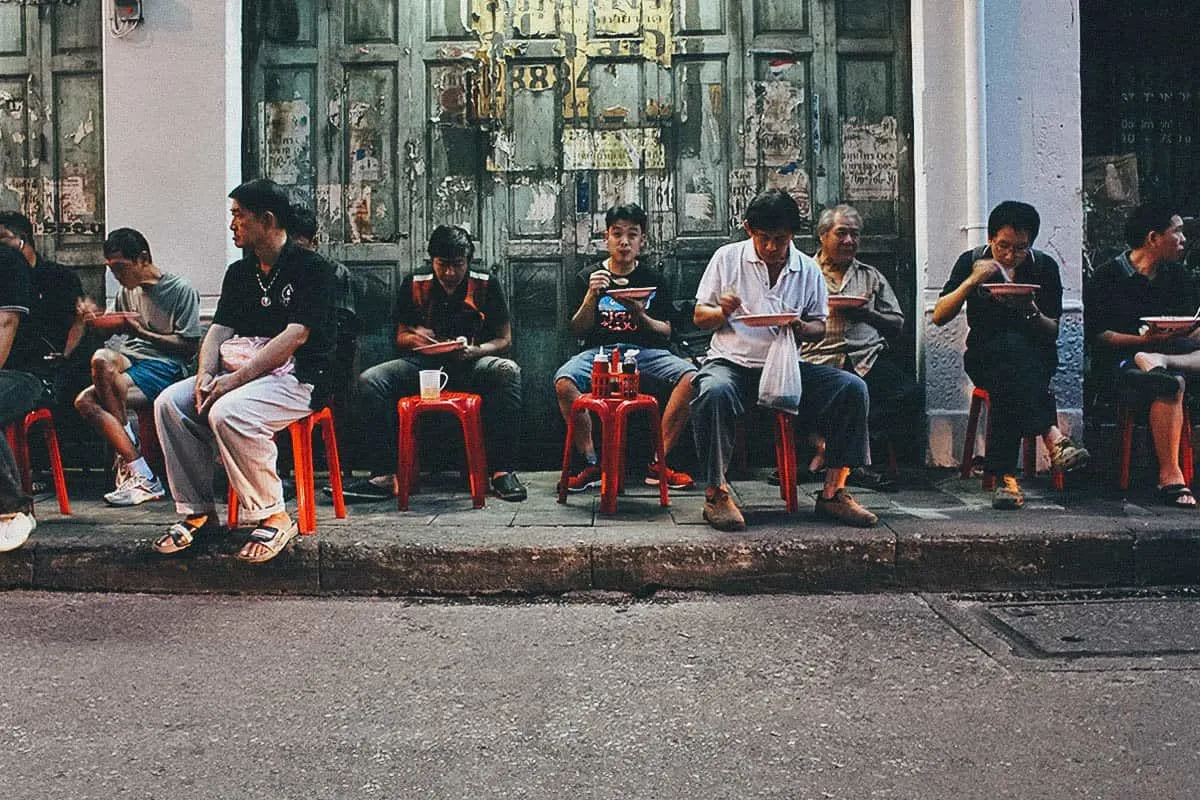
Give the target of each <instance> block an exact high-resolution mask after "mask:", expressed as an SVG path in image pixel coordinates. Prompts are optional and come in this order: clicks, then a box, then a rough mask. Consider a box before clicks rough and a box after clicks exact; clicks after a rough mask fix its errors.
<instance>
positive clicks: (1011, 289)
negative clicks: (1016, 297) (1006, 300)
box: [983, 283, 1042, 294]
mask: <svg viewBox="0 0 1200 800" xmlns="http://www.w3.org/2000/svg"><path fill="white" fill-rule="evenodd" d="M983 288H985V289H987V290H988V291H989V292H991V293H992V294H1033V293H1034V292H1036V291H1037V290H1038V289H1040V288H1042V287H1041V284H1037V283H985V284H983Z"/></svg>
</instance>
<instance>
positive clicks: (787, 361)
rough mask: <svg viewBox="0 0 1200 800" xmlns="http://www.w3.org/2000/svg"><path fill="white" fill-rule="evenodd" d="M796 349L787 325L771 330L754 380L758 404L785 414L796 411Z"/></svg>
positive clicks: (797, 407) (797, 398) (797, 350)
mask: <svg viewBox="0 0 1200 800" xmlns="http://www.w3.org/2000/svg"><path fill="white" fill-rule="evenodd" d="M800 388H801V387H800V351H799V349H798V348H797V347H796V337H795V336H794V335H792V329H791V328H790V327H783V328H781V329H780V330H779V332H778V333H777V334H775V341H773V342H771V348H770V349H769V350H768V351H767V361H766V363H765V364H763V371H762V377H761V378H760V379H759V382H758V404H759V405H760V406H765V407H767V408H770V409H774V410H775V411H786V412H787V413H789V414H798V413H799V412H800Z"/></svg>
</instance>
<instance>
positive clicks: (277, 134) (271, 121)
mask: <svg viewBox="0 0 1200 800" xmlns="http://www.w3.org/2000/svg"><path fill="white" fill-rule="evenodd" d="M262 115H263V116H262V119H263V127H262V129H263V133H264V136H265V139H266V141H265V142H263V154H264V157H265V160H266V168H267V169H266V173H267V177H268V178H270V179H271V180H273V181H275V182H276V183H279V184H284V185H291V184H295V183H299V181H300V173H301V165H302V164H307V163H308V161H309V125H308V118H309V108H308V103H306V102H304V101H303V100H285V101H281V102H277V103H264V104H263V105H262ZM304 172H305V177H307V173H308V172H309V170H308V169H304Z"/></svg>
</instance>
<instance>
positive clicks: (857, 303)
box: [829, 294, 867, 308]
mask: <svg viewBox="0 0 1200 800" xmlns="http://www.w3.org/2000/svg"><path fill="white" fill-rule="evenodd" d="M866 304H867V298H865V297H860V296H859V295H856V294H831V295H829V307H830V308H862V307H863V306H865V305H866Z"/></svg>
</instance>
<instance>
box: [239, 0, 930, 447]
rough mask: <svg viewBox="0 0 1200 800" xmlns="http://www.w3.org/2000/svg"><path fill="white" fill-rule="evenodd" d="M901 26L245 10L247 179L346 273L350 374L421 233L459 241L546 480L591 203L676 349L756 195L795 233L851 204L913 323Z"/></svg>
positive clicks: (702, 1) (596, 8) (372, 347)
mask: <svg viewBox="0 0 1200 800" xmlns="http://www.w3.org/2000/svg"><path fill="white" fill-rule="evenodd" d="M907 18H908V9H907V3H905V2H904V1H903V0H836V2H835V1H832V0H826V1H825V2H821V1H820V0H806V1H805V2H800V3H797V2H774V1H773V0H752V1H751V0H747V2H728V1H725V2H722V1H721V0H593V1H592V2H589V3H562V2H554V0H510V2H505V3H494V2H488V0H428V1H427V2H425V3H406V2H399V0H335V1H334V2H332V3H316V2H315V1H314V0H256V2H248V4H247V32H248V35H247V58H246V69H247V79H248V81H249V83H250V85H251V91H250V92H249V93H248V107H247V111H248V113H247V119H248V120H250V123H249V127H248V130H247V135H246V139H247V144H248V153H249V157H248V161H247V164H246V171H247V174H248V175H264V176H266V177H271V178H273V179H275V180H277V181H279V182H281V183H284V184H285V185H287V186H288V187H289V189H290V191H292V192H293V194H294V195H295V196H296V197H297V198H298V199H304V200H306V201H308V202H312V203H314V204H315V206H316V208H317V209H318V212H319V214H318V217H319V219H320V220H321V222H322V224H323V227H324V228H325V235H326V239H327V241H329V242H330V245H329V247H328V252H330V253H331V254H332V255H333V256H335V257H337V258H339V259H341V260H343V261H344V262H345V263H347V264H348V265H349V266H351V267H352V268H353V269H355V270H356V271H357V272H359V273H360V274H362V275H364V276H366V277H367V278H368V280H369V283H370V286H371V290H372V294H373V297H374V300H373V302H371V303H369V312H368V314H369V319H368V326H369V327H370V329H371V333H370V334H368V336H367V337H366V338H365V340H364V342H363V349H364V365H366V364H369V363H374V362H375V361H378V360H381V359H383V358H386V357H389V356H390V346H391V344H390V343H391V335H392V331H391V326H390V308H391V293H392V292H393V290H394V288H395V287H396V286H398V285H399V282H400V280H401V279H402V277H403V276H404V275H406V274H408V273H409V272H410V271H412V270H413V269H416V268H418V267H420V266H421V265H422V264H423V263H424V262H425V260H426V257H425V243H426V240H427V237H428V233H429V230H430V229H431V228H432V226H433V225H435V224H439V223H455V224H461V225H464V226H466V227H467V228H469V229H470V230H471V231H472V232H473V233H474V234H475V235H476V238H477V240H478V243H479V246H478V251H477V261H478V263H479V264H480V265H482V266H486V267H487V268H489V269H491V270H493V271H495V272H496V273H497V274H498V276H499V279H500V281H501V284H502V285H503V287H504V288H505V290H506V294H507V296H508V298H509V301H510V305H511V307H512V312H513V318H514V352H513V357H514V358H515V359H516V360H517V361H518V362H519V363H520V364H521V366H522V371H523V374H524V382H525V386H524V388H525V405H526V412H527V413H526V415H525V417H524V419H523V420H522V425H523V429H524V431H525V436H524V440H525V444H526V452H525V453H524V457H525V459H524V460H525V461H526V462H527V463H536V464H539V465H549V464H552V463H553V461H554V458H555V453H556V452H558V450H559V448H560V447H561V442H562V435H563V425H562V423H561V419H560V417H559V413H558V409H557V405H556V403H555V400H554V393H553V388H552V385H551V379H552V376H553V373H554V370H555V369H556V368H557V367H558V366H559V364H561V363H562V362H563V361H564V360H565V359H566V358H568V357H569V356H570V355H571V354H572V353H573V352H575V350H576V349H577V345H576V343H575V341H574V340H573V339H572V337H571V336H570V334H569V332H567V328H566V320H567V319H568V318H569V317H570V315H571V314H572V313H573V311H574V309H573V308H569V307H568V306H569V302H570V300H569V297H570V293H571V289H570V287H571V282H572V280H573V276H574V274H575V272H576V271H577V270H578V269H579V268H580V267H582V266H583V265H585V264H586V263H588V262H589V261H591V260H595V259H598V258H600V257H602V252H601V250H602V241H601V234H602V231H601V227H602V225H603V223H602V220H603V212H604V210H605V208H607V207H608V206H609V205H612V204H613V203H616V202H626V201H635V202H638V203H640V204H641V205H642V206H643V207H645V208H646V210H647V211H648V213H649V215H650V228H651V230H650V249H651V253H650V257H651V258H653V259H655V260H657V261H660V262H661V263H662V265H663V267H664V269H665V270H666V272H667V273H668V275H670V277H671V278H672V279H673V280H674V281H675V283H676V286H677V296H678V297H679V298H681V299H680V301H679V302H678V303H677V305H678V306H679V313H680V324H679V325H678V326H677V327H678V338H679V339H680V343H681V347H682V348H683V349H684V350H685V351H686V350H688V349H694V350H696V351H698V352H699V351H702V349H703V344H704V337H703V336H700V335H698V333H697V332H695V331H693V330H689V328H690V324H689V322H688V320H689V319H690V302H689V298H690V297H691V296H693V293H694V290H695V287H696V284H697V282H698V280H699V277H700V274H701V272H702V271H703V268H704V266H705V264H706V263H707V261H708V258H709V256H710V255H711V254H712V252H713V250H715V249H716V248H717V247H718V246H720V245H721V244H723V243H725V242H726V241H728V240H729V238H730V236H731V234H734V233H736V231H737V230H738V229H739V227H740V221H741V218H742V215H743V214H744V212H745V208H746V204H747V203H748V202H749V200H750V198H751V197H752V196H753V195H754V194H755V193H756V192H757V191H758V190H760V189H762V188H765V187H767V186H781V187H784V188H786V189H788V190H789V191H791V192H792V193H793V194H794V195H795V196H796V197H797V199H798V200H799V201H800V202H801V205H802V206H803V207H804V208H805V209H806V213H807V214H808V217H809V219H810V220H811V219H813V218H815V215H816V214H817V213H818V212H819V210H820V208H821V207H822V206H824V205H826V204H830V203H835V202H838V201H840V200H843V199H845V200H848V201H849V202H853V203H855V204H856V205H857V206H858V207H859V209H860V210H861V211H862V213H863V215H864V217H865V219H866V231H865V234H866V235H865V238H864V243H863V258H864V259H865V260H868V261H870V262H871V263H874V264H876V265H877V266H879V267H881V268H882V269H883V270H884V271H885V272H886V273H887V274H888V277H889V278H891V279H892V281H893V284H894V285H895V287H896V290H897V292H898V293H899V294H900V296H901V298H902V300H903V301H904V302H905V305H906V308H907V309H908V310H909V312H910V314H911V313H913V312H915V296H916V286H915V272H914V259H913V243H912V177H911V167H910V163H911V161H910V147H909V145H910V143H911V129H912V124H911V109H910V103H909V100H908V96H909V87H910V80H909V67H908V63H909V57H908V30H907ZM805 233H806V234H810V233H811V231H806V232H805ZM802 241H803V243H804V245H805V246H806V248H807V249H808V250H809V252H811V251H812V238H811V235H809V236H807V238H803V237H802ZM909 340H911V332H910V334H909Z"/></svg>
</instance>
